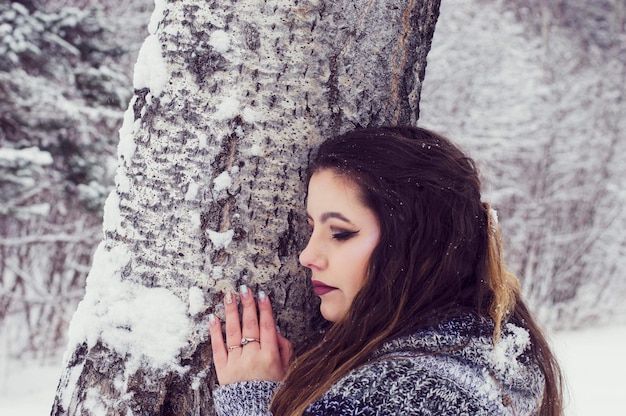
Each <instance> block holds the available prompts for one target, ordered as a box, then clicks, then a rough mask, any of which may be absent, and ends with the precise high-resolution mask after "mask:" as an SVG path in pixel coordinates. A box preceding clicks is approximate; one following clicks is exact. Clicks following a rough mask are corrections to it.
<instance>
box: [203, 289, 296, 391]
mask: <svg viewBox="0 0 626 416" xmlns="http://www.w3.org/2000/svg"><path fill="white" fill-rule="evenodd" d="M240 298H241V304H242V306H243V308H242V309H243V310H242V319H241V322H242V324H241V325H240V323H239V311H238V308H237V301H236V297H235V296H234V295H233V294H232V293H228V294H226V297H225V299H224V304H225V311H226V344H224V339H223V337H222V326H221V325H220V321H219V319H218V318H217V317H216V316H215V315H213V314H211V316H209V331H210V333H211V347H212V349H213V362H214V364H215V370H216V371H217V380H218V382H219V384H220V385H222V386H223V385H225V384H229V383H236V382H238V381H252V380H266V381H281V380H282V379H283V378H284V377H285V374H286V372H287V368H288V367H289V363H290V362H291V359H292V357H293V345H292V344H291V342H290V341H289V340H288V339H287V338H285V337H283V336H282V335H281V334H279V333H278V331H276V324H275V323H274V316H273V315H272V305H271V304H270V300H269V298H268V297H267V296H266V295H265V293H264V292H259V295H258V298H259V301H258V307H259V317H258V318H257V307H256V304H255V303H256V302H255V301H254V296H253V295H252V292H251V291H250V289H248V288H247V287H246V286H242V287H241V288H240ZM242 337H246V338H248V339H252V340H253V341H249V342H247V343H246V344H245V345H242Z"/></svg>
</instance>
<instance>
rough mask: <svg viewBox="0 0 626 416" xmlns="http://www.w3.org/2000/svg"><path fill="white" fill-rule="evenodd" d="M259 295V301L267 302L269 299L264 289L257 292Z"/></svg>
mask: <svg viewBox="0 0 626 416" xmlns="http://www.w3.org/2000/svg"><path fill="white" fill-rule="evenodd" d="M257 296H258V297H259V302H265V301H266V300H267V295H266V294H265V292H264V291H262V290H259V293H257Z"/></svg>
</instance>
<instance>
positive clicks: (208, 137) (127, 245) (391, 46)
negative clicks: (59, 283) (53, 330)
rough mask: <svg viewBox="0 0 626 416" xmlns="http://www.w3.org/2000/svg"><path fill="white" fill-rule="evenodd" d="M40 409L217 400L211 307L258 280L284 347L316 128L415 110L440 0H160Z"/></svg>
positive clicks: (314, 321)
mask: <svg viewBox="0 0 626 416" xmlns="http://www.w3.org/2000/svg"><path fill="white" fill-rule="evenodd" d="M155 3H156V9H155V12H154V14H153V17H152V20H151V24H150V33H151V35H150V36H149V37H148V38H147V39H146V41H145V43H144V45H143V46H142V50H141V52H140V54H139V58H138V62H137V65H136V67H135V80H134V88H135V96H134V97H133V99H132V100H131V103H130V106H129V110H128V111H127V113H126V115H125V122H124V126H123V127H122V129H121V131H120V145H119V168H118V172H117V176H116V190H115V191H113V192H112V193H111V195H110V196H109V198H108V200H107V203H106V206H105V215H104V216H105V218H104V227H103V228H104V239H103V241H102V243H101V244H100V247H99V248H98V250H97V252H96V254H95V257H94V263H93V266H92V271H91V273H90V275H89V277H88V281H87V292H86V295H85V298H84V299H83V301H82V302H81V304H80V305H79V307H78V310H77V312H76V314H75V316H74V318H73V320H72V323H71V326H70V333H69V338H70V339H69V346H68V350H67V353H66V357H65V360H66V362H65V369H64V371H63V374H62V376H61V380H60V382H59V387H58V389H57V395H56V398H55V403H54V407H53V409H52V414H53V415H62V414H71V415H75V414H80V415H92V414H98V415H100V414H106V415H131V414H132V415H169V414H175V415H200V414H203V415H204V414H212V413H213V406H212V400H211V393H210V392H211V388H212V386H213V385H214V383H215V376H214V370H213V368H212V366H211V365H210V364H211V362H210V357H211V354H210V348H209V346H208V328H207V326H208V325H207V322H206V321H207V319H206V318H207V314H208V313H210V312H215V313H217V314H218V315H220V314H221V313H222V307H221V304H222V303H221V299H222V297H223V293H224V292H225V291H227V290H234V288H235V287H237V286H238V285H240V284H243V283H245V284H247V285H248V286H249V287H251V288H252V289H253V290H254V291H256V290H257V289H258V288H261V287H262V288H263V289H264V290H265V291H266V292H267V293H268V294H269V296H270V298H271V299H272V301H273V304H274V305H275V309H276V314H277V319H278V325H279V328H280V329H281V331H282V332H283V333H285V334H286V335H287V336H288V337H289V338H290V339H292V340H293V341H294V343H295V344H296V347H297V346H298V345H302V343H303V342H305V341H306V340H307V339H309V338H310V337H311V336H312V335H315V334H316V333H317V332H318V329H319V326H320V323H321V319H320V317H319V314H318V312H317V304H316V303H315V299H313V297H312V296H311V291H310V289H309V288H308V279H307V278H306V274H305V272H304V270H303V269H302V268H301V267H299V265H298V260H297V257H298V252H299V249H300V248H301V247H302V243H303V240H304V237H303V236H304V235H305V232H304V229H303V225H304V223H305V222H304V221H303V215H302V214H303V202H304V184H303V179H304V168H303V167H304V166H305V165H306V162H307V160H308V157H309V154H310V152H311V149H312V148H313V146H314V145H315V144H316V143H318V142H319V141H320V140H321V139H322V138H324V137H327V136H330V135H334V134H337V133H341V132H344V131H346V130H348V129H351V128H354V127H355V126H369V125H381V124H415V123H416V122H417V118H418V115H419V106H418V105H419V98H420V90H421V82H422V80H423V77H424V72H425V67H426V55H427V53H428V51H429V49H430V44H431V39H432V35H433V32H434V27H435V23H436V20H437V17H438V11H439V0H422V1H415V0H378V1H373V0H372V1H356V2H355V1H349V0H342V1H330V0H320V1H310V2H301V1H298V0H291V1H286V0H282V1H279V0H267V1H262V2H261V1H258V0H238V1H234V0H231V1H225V0H220V1H206V2H196V1H192V0H183V1H174V0H173V1H170V2H167V4H165V2H164V1H162V0H158V1H155Z"/></svg>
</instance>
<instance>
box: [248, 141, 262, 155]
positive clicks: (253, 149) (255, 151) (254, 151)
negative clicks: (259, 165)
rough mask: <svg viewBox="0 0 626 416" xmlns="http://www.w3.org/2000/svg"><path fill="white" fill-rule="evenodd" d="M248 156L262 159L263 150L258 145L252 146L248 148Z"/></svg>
mask: <svg viewBox="0 0 626 416" xmlns="http://www.w3.org/2000/svg"><path fill="white" fill-rule="evenodd" d="M250 155H252V156H256V157H263V156H264V155H265V152H264V151H263V148H262V147H261V146H259V145H258V144H253V145H252V146H251V147H250Z"/></svg>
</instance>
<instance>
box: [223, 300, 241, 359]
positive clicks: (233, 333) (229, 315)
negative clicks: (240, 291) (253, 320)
mask: <svg viewBox="0 0 626 416" xmlns="http://www.w3.org/2000/svg"><path fill="white" fill-rule="evenodd" d="M224 310H225V312H226V346H227V347H232V346H237V345H241V324H240V323H239V310H238V309H237V300H236V298H235V295H233V294H232V293H231V292H228V293H226V296H224ZM237 349H238V348H237ZM237 349H235V350H233V351H236V350H237Z"/></svg>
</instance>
